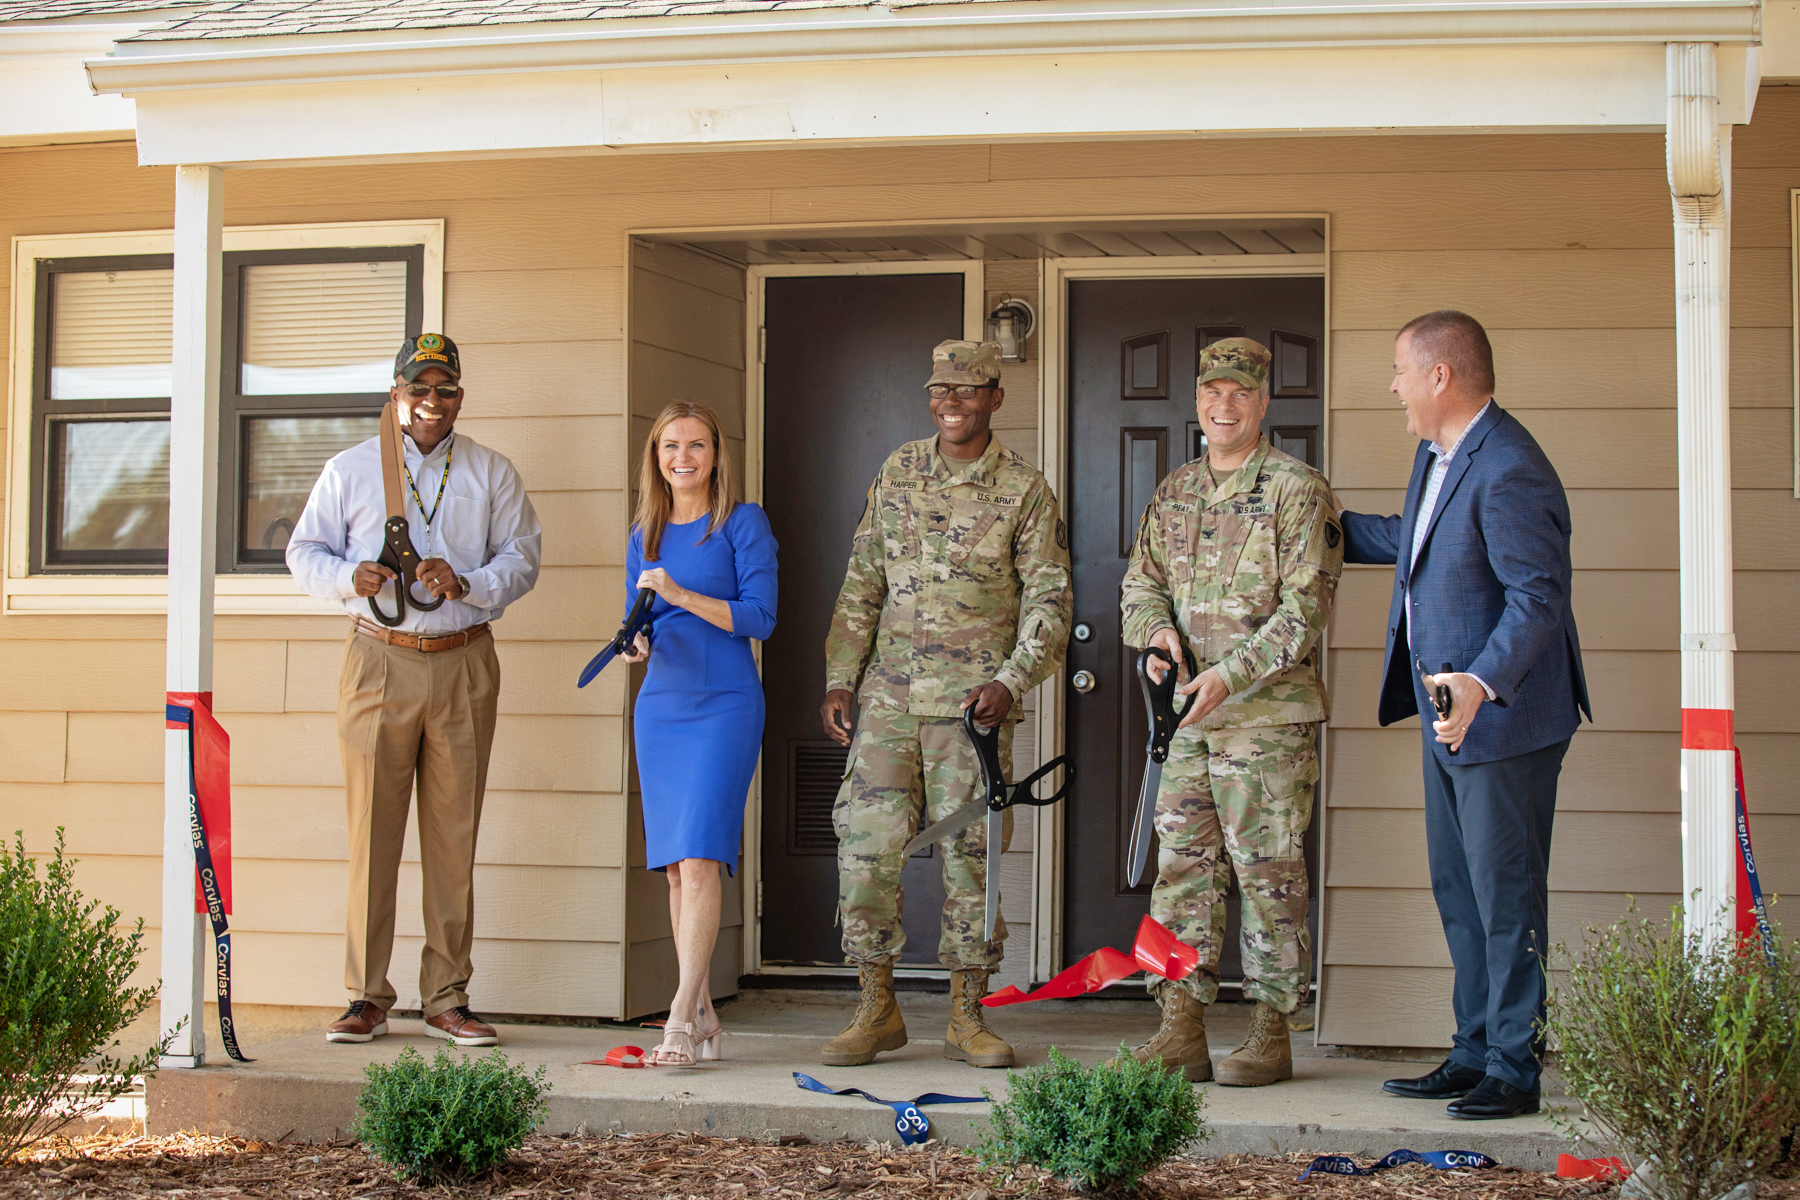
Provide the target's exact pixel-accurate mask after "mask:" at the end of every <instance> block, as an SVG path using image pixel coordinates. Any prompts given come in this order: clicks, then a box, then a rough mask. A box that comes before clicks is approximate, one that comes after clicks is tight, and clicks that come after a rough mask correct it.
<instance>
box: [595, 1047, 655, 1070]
mask: <svg viewBox="0 0 1800 1200" xmlns="http://www.w3.org/2000/svg"><path fill="white" fill-rule="evenodd" d="M628 1058H635V1059H637V1061H636V1062H626V1061H625V1060H626V1059H628ZM581 1065H582V1066H584V1067H624V1068H625V1069H626V1070H630V1069H631V1068H633V1067H641V1066H643V1065H644V1051H643V1048H642V1047H639V1046H614V1047H613V1048H612V1049H611V1050H608V1051H607V1052H606V1057H605V1058H590V1059H588V1060H587V1061H586V1062H584V1063H582V1064H581Z"/></svg>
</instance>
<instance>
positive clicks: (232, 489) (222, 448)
mask: <svg viewBox="0 0 1800 1200" xmlns="http://www.w3.org/2000/svg"><path fill="white" fill-rule="evenodd" d="M377 252H380V257H381V258H383V259H386V260H387V261H403V262H405V263H406V272H407V285H406V315H405V321H404V325H405V330H406V336H407V337H416V336H418V335H419V334H420V333H423V332H424V331H425V329H426V328H427V327H426V326H425V325H424V324H422V322H423V320H424V305H423V299H424V297H423V291H424V282H425V281H424V261H423V260H424V247H422V246H420V245H419V244H418V243H416V242H415V243H413V244H412V245H392V246H366V247H364V246H343V247H332V248H331V249H324V248H317V249H307V250H252V251H244V252H241V253H239V252H233V251H226V254H227V255H228V256H229V261H227V262H226V263H225V266H224V272H223V279H222V281H221V290H222V292H223V294H224V297H225V303H223V304H222V305H221V306H220V307H221V309H222V312H221V314H220V320H221V322H222V329H221V331H220V332H221V335H220V339H219V347H220V349H219V360H220V362H219V500H218V504H219V519H218V538H219V551H218V559H217V563H216V566H215V570H216V571H217V573H218V574H219V575H221V576H223V575H239V576H242V575H283V574H286V572H287V567H286V565H285V564H284V563H282V562H279V561H276V562H255V561H250V562H245V561H242V559H241V542H240V540H239V534H240V533H241V525H242V522H243V519H244V504H245V500H246V493H247V487H246V485H247V483H248V480H247V479H245V477H244V472H245V469H246V467H247V464H246V463H245V461H244V455H243V444H244V432H245V427H246V425H247V424H248V422H249V421H251V420H253V419H255V418H256V417H258V416H261V417H297V416H320V417H325V416H369V417H372V416H376V415H378V414H379V413H380V411H381V405H382V404H384V403H386V402H387V393H386V392H385V391H383V392H380V393H373V392H345V393H342V394H339V395H303V396H300V395H270V396H261V395H258V396H246V395H244V394H243V392H242V391H241V390H240V389H241V388H242V387H243V385H244V380H243V358H244V356H243V350H244V330H243V317H244V268H245V267H255V266H263V265H267V264H272V263H315V262H360V261H362V260H363V259H364V258H366V257H369V256H372V255H375V254H376V253H377ZM415 280H416V282H417V286H414V284H415ZM394 348H395V349H396V350H398V349H399V346H397V345H396V346H395V347H394Z"/></svg>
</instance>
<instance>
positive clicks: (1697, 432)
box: [1668, 42, 1737, 939]
mask: <svg viewBox="0 0 1800 1200" xmlns="http://www.w3.org/2000/svg"><path fill="white" fill-rule="evenodd" d="M1716 58H1717V51H1716V48H1715V47H1714V46H1713V45H1712V44H1711V43H1710V42H1672V43H1670V44H1669V46H1668V81H1669V131H1668V162H1669V190H1670V193H1671V195H1672V196H1673V198H1674V208H1675V373H1676V392H1675V405H1676V425H1677V431H1678V449H1679V458H1678V462H1679V466H1678V476H1679V479H1678V484H1679V489H1680V492H1679V502H1678V503H1679V511H1680V523H1681V888H1682V893H1683V902H1684V903H1685V904H1686V906H1687V928H1688V930H1689V931H1690V932H1699V933H1703V934H1705V935H1706V936H1707V937H1708V938H1709V939H1710V938H1711V937H1715V936H1718V935H1720V934H1721V933H1723V932H1725V931H1728V930H1730V929H1731V928H1732V923H1731V921H1732V918H1731V914H1730V906H1731V904H1732V902H1733V893H1734V891H1735V890H1736V884H1737V859H1736V854H1737V846H1736V841H1735V838H1734V836H1733V834H1734V828H1735V824H1736V803H1737V782H1736V773H1735V762H1734V751H1733V747H1734V746H1735V744H1736V742H1735V733H1734V730H1733V722H1732V718H1733V709H1734V707H1735V701H1734V680H1733V668H1732V659H1733V655H1734V654H1735V652H1736V650H1737V636H1736V634H1735V632H1734V627H1733V622H1732V578H1731V571H1732V555H1731V398H1730V392H1729V389H1728V386H1727V380H1728V377H1729V367H1730V361H1731V358H1730V355H1731V127H1730V126H1729V125H1727V126H1724V127H1722V128H1721V127H1720V124H1719V100H1718V71H1717V66H1716Z"/></svg>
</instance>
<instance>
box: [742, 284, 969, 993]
mask: <svg viewBox="0 0 1800 1200" xmlns="http://www.w3.org/2000/svg"><path fill="white" fill-rule="evenodd" d="M826 275H961V276H963V336H964V337H965V338H969V339H970V340H973V341H980V340H981V337H982V330H983V322H984V319H985V318H986V315H987V314H986V311H985V310H986V301H985V294H984V292H983V290H982V284H983V268H982V262H981V260H980V259H961V260H958V259H951V260H946V261H939V260H930V259H928V260H914V261H908V262H891V263H889V262H860V263H777V264H768V265H764V266H752V267H749V268H747V269H746V271H745V293H746V294H745V297H744V301H745V302H744V346H745V348H746V350H747V351H748V352H749V353H748V354H747V355H746V357H747V358H749V359H751V363H750V370H748V371H746V372H745V382H746V394H745V397H744V476H745V479H744V498H745V499H746V500H750V501H753V502H756V503H761V502H762V498H763V487H762V478H763V438H764V436H765V432H764V426H763V363H764V361H765V358H766V356H765V354H764V352H763V351H764V345H765V343H764V340H763V330H764V327H765V322H764V310H765V305H764V300H765V291H766V289H765V287H764V281H765V280H768V279H772V278H787V277H793V276H826ZM756 654H757V668H758V670H759V671H760V670H761V667H762V644H761V643H760V642H759V643H757V647H756ZM762 815H763V794H762V755H761V754H760V753H759V754H758V755H757V759H756V774H755V776H754V778H753V779H752V781H751V784H750V799H749V805H748V807H747V809H746V811H745V814H744V853H743V858H742V862H743V872H744V898H745V903H746V905H747V907H748V908H749V910H750V911H749V913H748V914H747V919H746V920H745V921H744V973H745V974H746V975H836V974H846V975H850V974H855V968H853V967H779V966H777V967H771V966H765V965H764V964H763V960H762ZM908 973H909V974H915V975H916V974H921V973H922V974H926V975H932V974H936V975H942V976H945V977H946V978H947V977H948V972H944V971H937V972H930V971H923V972H921V971H919V970H917V969H911V970H909V972H908Z"/></svg>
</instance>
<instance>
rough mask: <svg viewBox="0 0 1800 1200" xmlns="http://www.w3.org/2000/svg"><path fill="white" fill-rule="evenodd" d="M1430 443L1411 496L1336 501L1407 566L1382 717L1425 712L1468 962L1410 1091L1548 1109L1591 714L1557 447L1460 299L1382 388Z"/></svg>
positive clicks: (1437, 834)
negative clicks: (1569, 800)
mask: <svg viewBox="0 0 1800 1200" xmlns="http://www.w3.org/2000/svg"><path fill="white" fill-rule="evenodd" d="M1389 390H1390V391H1392V392H1394V393H1395V394H1396V395H1398V396H1399V397H1400V402H1401V404H1402V405H1403V406H1404V407H1405V409H1406V431H1407V432H1408V433H1410V434H1412V435H1413V436H1414V437H1416V438H1418V439H1419V449H1418V454H1417V455H1416V456H1415V457H1414V459H1413V469H1412V480H1411V482H1409V483H1408V484H1407V488H1406V509H1405V511H1404V512H1402V513H1401V514H1400V515H1399V516H1397V517H1378V516H1372V515H1369V514H1365V513H1352V512H1346V513H1344V514H1343V519H1344V535H1345V555H1344V559H1345V561H1346V562H1353V563H1387V564H1395V565H1396V566H1397V567H1398V569H1397V570H1396V571H1395V572H1394V598H1393V602H1392V604H1391V605H1390V607H1389V609H1388V624H1387V652H1386V656H1385V660H1384V661H1385V668H1384V670H1383V672H1382V681H1381V702H1380V707H1379V709H1378V717H1379V719H1380V721H1381V723H1382V724H1383V725H1391V724H1393V723H1394V722H1395V721H1399V720H1403V719H1405V718H1406V717H1410V716H1413V715H1414V714H1425V713H1432V714H1434V715H1435V714H1436V710H1435V709H1434V708H1433V697H1434V695H1435V691H1436V689H1437V688H1439V687H1447V688H1448V689H1449V692H1450V697H1451V706H1450V710H1449V714H1448V715H1447V716H1444V717H1442V718H1441V719H1439V720H1435V721H1433V722H1431V724H1430V725H1429V726H1428V727H1427V726H1425V725H1424V722H1423V721H1421V734H1422V741H1423V742H1424V758H1425V836H1426V848H1427V852H1428V854H1429V857H1430V864H1431V891H1432V895H1433V896H1434V897H1436V899H1437V906H1438V915H1439V917H1440V919H1441V920H1442V922H1443V926H1444V938H1445V940H1446V941H1448V942H1449V944H1450V958H1451V961H1452V963H1454V965H1455V967H1456V984H1455V990H1454V992H1453V993H1452V1001H1451V1003H1452V1006H1453V1007H1454V1009H1455V1012H1456V1039H1455V1042H1454V1044H1453V1047H1452V1049H1451V1051H1450V1057H1449V1058H1448V1059H1446V1060H1445V1062H1444V1063H1443V1065H1441V1066H1440V1067H1438V1068H1437V1070H1435V1071H1433V1072H1431V1073H1430V1074H1429V1075H1425V1076H1423V1077H1421V1078H1418V1079H1391V1080H1389V1081H1388V1082H1387V1083H1386V1084H1385V1085H1384V1086H1385V1088H1386V1090H1387V1091H1390V1092H1393V1093H1396V1094H1398V1095H1402V1096H1415V1097H1421V1098H1428V1099H1446V1098H1452V1097H1457V1099H1453V1100H1452V1102H1451V1104H1450V1106H1449V1108H1448V1109H1447V1111H1448V1112H1449V1114H1450V1115H1451V1116H1453V1117H1464V1118H1469V1119H1478V1120H1479V1119H1494V1118H1499V1117H1513V1116H1518V1115H1520V1114H1523V1113H1535V1112H1537V1111H1538V1098H1539V1070H1540V1065H1539V1057H1538V1051H1539V1039H1538V1034H1537V1022H1538V1021H1540V1020H1541V1019H1542V1017H1543V1012H1544V971H1543V963H1542V959H1541V956H1542V954H1543V953H1544V951H1545V950H1546V948H1547V944H1548V937H1549V930H1548V924H1549V885H1548V878H1547V877H1548V874H1549V868H1550V827H1551V824H1552V822H1553V821H1554V820H1555V817H1556V781H1557V776H1558V774H1559V773H1560V772H1561V770H1562V760H1563V755H1564V754H1566V753H1567V752H1568V749H1569V739H1570V738H1571V737H1572V736H1573V735H1574V733H1575V730H1576V727H1577V726H1579V725H1580V723H1581V714H1582V713H1584V712H1585V713H1587V715H1588V719H1589V720H1592V719H1593V713H1592V711H1591V710H1590V708H1589V705H1588V696H1587V681H1586V679H1585V678H1584V677H1583V674H1582V670H1581V646H1580V643H1579V642H1578V641H1577V639H1576V636H1575V617H1574V614H1573V613H1572V612H1571V610H1570V606H1569V593H1570V586H1571V582H1572V578H1571V576H1572V571H1571V568H1570V562H1569V505H1568V500H1567V497H1565V496H1564V494H1563V487H1562V481H1561V480H1559V479H1558V478H1557V477H1556V471H1555V469H1554V468H1552V467H1551V465H1550V460H1549V459H1547V458H1546V457H1544V452H1543V451H1542V450H1541V449H1540V448H1539V447H1538V444H1537V442H1536V440H1534V439H1533V438H1532V436H1531V434H1530V433H1529V432H1527V431H1526V429H1525V427H1524V426H1523V425H1521V424H1519V422H1518V420H1517V419H1516V418H1515V417H1513V415H1512V414H1511V413H1508V412H1506V411H1505V410H1503V409H1502V408H1501V407H1500V406H1499V405H1498V404H1496V403H1494V399H1493V396H1494V354H1493V349H1492V347H1491V346H1490V345H1489V343H1488V337H1487V333H1486V331H1485V330H1483V329H1482V327H1481V325H1480V324H1479V323H1478V322H1477V321H1476V320H1475V319H1474V318H1473V317H1471V316H1468V315H1467V314H1466V313H1460V312H1453V311H1448V310H1445V311H1440V312H1433V313H1427V314H1426V315H1424V316H1422V317H1419V318H1417V319H1416V320H1414V321H1412V322H1411V323H1409V324H1408V325H1407V326H1406V327H1405V328H1404V329H1402V330H1401V331H1400V334H1399V337H1398V338H1397V339H1396V340H1395V343H1394V382H1393V384H1392V386H1391V387H1390V388H1389Z"/></svg>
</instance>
